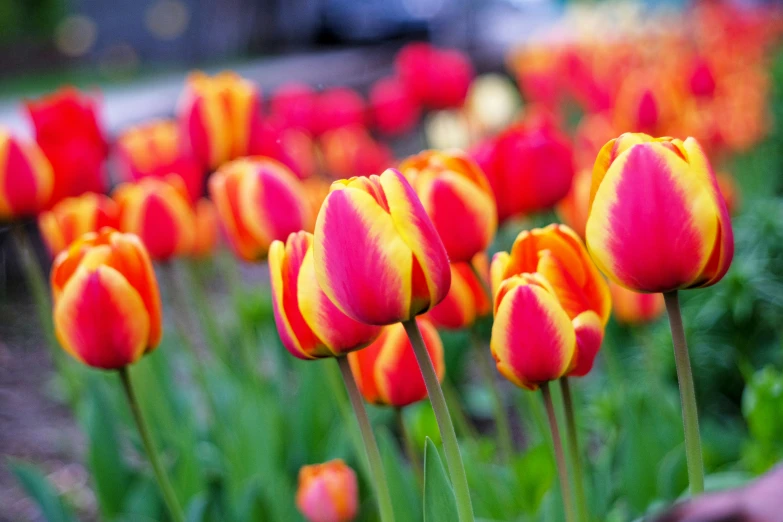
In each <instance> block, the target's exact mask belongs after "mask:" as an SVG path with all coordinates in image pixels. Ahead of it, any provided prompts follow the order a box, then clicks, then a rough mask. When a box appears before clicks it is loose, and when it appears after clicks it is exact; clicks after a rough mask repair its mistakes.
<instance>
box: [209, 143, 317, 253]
mask: <svg viewBox="0 0 783 522" xmlns="http://www.w3.org/2000/svg"><path fill="white" fill-rule="evenodd" d="M209 193H210V196H211V198H212V201H214V203H215V208H216V209H217V214H218V218H219V219H220V223H221V225H222V227H223V230H224V231H225V233H226V236H227V237H228V239H229V242H230V244H231V247H232V248H233V250H234V253H235V254H236V255H237V256H239V257H240V258H242V259H244V260H245V261H259V260H262V259H265V258H266V256H267V252H268V250H269V245H270V244H271V243H272V241H274V240H275V239H278V240H281V241H282V240H285V239H286V238H287V237H288V235H289V234H291V233H293V232H298V231H299V230H312V214H311V212H310V206H309V205H308V201H307V194H306V193H305V191H304V189H303V188H302V185H301V182H300V181H299V180H298V179H296V176H295V175H294V174H293V173H292V172H291V171H290V170H288V168H286V167H285V166H284V165H283V164H281V163H279V162H277V161H275V160H273V159H271V158H265V157H262V156H258V157H252V158H241V159H238V160H234V161H232V162H230V163H227V164H225V165H223V166H222V167H221V168H220V169H218V171H217V172H215V173H214V174H213V175H212V177H211V178H210V180H209Z"/></svg>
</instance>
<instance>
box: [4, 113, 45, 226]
mask: <svg viewBox="0 0 783 522" xmlns="http://www.w3.org/2000/svg"><path fill="white" fill-rule="evenodd" d="M53 187H54V174H53V172H52V166H51V165H50V164H49V160H47V159H46V156H44V155H43V153H42V152H41V149H40V148H38V145H36V144H35V143H26V142H23V141H20V140H18V139H16V138H15V137H13V136H11V134H10V133H9V132H8V131H7V130H5V129H3V128H1V127H0V221H5V220H10V219H15V218H20V217H26V216H34V215H36V214H38V213H39V212H40V211H41V210H43V209H44V208H45V207H46V205H47V204H48V203H49V201H50V199H51V196H52V189H53Z"/></svg>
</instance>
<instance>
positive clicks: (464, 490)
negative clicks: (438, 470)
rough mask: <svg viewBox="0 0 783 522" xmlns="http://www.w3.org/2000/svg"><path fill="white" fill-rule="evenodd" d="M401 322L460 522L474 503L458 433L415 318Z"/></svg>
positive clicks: (470, 520)
mask: <svg viewBox="0 0 783 522" xmlns="http://www.w3.org/2000/svg"><path fill="white" fill-rule="evenodd" d="M402 325H403V326H404V327H405V332H406V333H407V334H408V338H409V339H410V341H411V345H412V346H413V353H414V354H415V355H416V360H417V361H418V363H419V369H420V370H421V375H422V377H423V378H424V384H425V385H426V386H427V394H428V395H429V397H430V402H431V403H432V409H433V411H434V412H435V419H436V420H437V421H438V428H439V429H440V438H441V440H442V441H443V449H444V451H445V452H446V463H447V464H448V467H449V474H450V475H451V483H452V485H453V486H454V496H455V497H456V499H457V514H458V515H459V520H460V522H473V520H474V518H473V506H472V504H471V501H470V488H469V487H468V478H467V476H466V475H465V466H464V465H463V464H462V455H461V454H460V452H459V445H458V444H457V434H456V433H455V432H454V424H452V422H451V416H450V415H449V409H448V407H447V406H446V399H445V398H444V397H443V390H442V389H441V387H440V382H439V381H438V376H437V375H436V374H435V367H434V366H433V365H432V359H430V354H429V352H428V351H427V347H426V346H425V345H424V339H423V338H422V336H421V332H420V331H419V325H418V324H416V318H415V317H414V318H413V319H409V320H407V321H403V323H402Z"/></svg>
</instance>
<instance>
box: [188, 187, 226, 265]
mask: <svg viewBox="0 0 783 522" xmlns="http://www.w3.org/2000/svg"><path fill="white" fill-rule="evenodd" d="M194 212H195V214H194V219H195V227H196V233H195V237H194V238H193V247H192V248H191V250H190V255H191V256H192V257H208V256H209V255H211V254H212V252H214V250H215V247H216V246H217V244H218V236H219V225H218V218H217V212H216V211H215V205H214V203H212V202H211V201H210V200H208V199H206V198H201V199H200V200H198V201H197V202H196V206H195V207H194Z"/></svg>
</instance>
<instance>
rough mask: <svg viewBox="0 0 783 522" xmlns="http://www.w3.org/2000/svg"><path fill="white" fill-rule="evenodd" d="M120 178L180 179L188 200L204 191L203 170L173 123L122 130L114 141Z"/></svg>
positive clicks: (153, 124) (164, 122) (165, 122)
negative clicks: (171, 176) (174, 177)
mask: <svg viewBox="0 0 783 522" xmlns="http://www.w3.org/2000/svg"><path fill="white" fill-rule="evenodd" d="M117 151H118V159H119V164H120V169H121V171H122V177H123V178H124V179H126V180H128V181H138V180H140V179H141V178H146V177H153V178H165V177H167V176H169V175H175V176H179V177H180V178H182V181H183V182H184V183H185V187H186V188H187V190H188V196H189V197H190V200H191V201H196V200H197V199H198V198H199V197H200V196H201V194H202V191H203V189H204V187H203V183H204V170H203V169H202V168H201V165H200V164H199V161H198V159H197V158H196V157H195V156H194V155H192V154H191V153H190V151H189V150H188V147H187V143H185V140H183V137H182V135H181V134H180V129H179V128H178V127H177V124H176V122H174V121H171V120H156V121H151V122H149V123H145V124H143V125H139V126H136V127H131V128H129V129H127V130H126V131H124V132H123V133H122V134H121V135H120V137H119V138H117Z"/></svg>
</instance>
